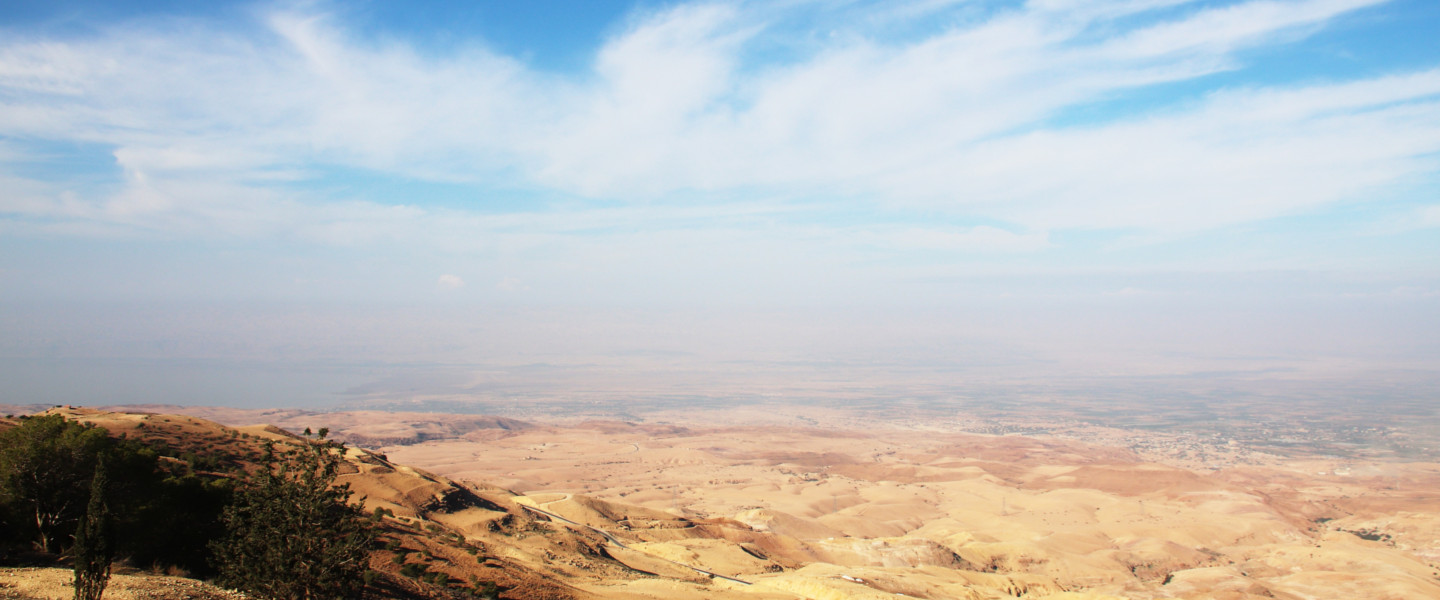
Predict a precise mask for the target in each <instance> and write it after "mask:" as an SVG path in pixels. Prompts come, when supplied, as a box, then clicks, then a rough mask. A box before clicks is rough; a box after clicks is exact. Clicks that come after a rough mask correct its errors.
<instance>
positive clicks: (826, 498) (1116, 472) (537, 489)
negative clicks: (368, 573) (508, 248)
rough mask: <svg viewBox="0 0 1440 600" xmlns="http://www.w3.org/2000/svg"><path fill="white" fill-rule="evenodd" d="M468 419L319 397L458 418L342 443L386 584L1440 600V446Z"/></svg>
mask: <svg viewBox="0 0 1440 600" xmlns="http://www.w3.org/2000/svg"><path fill="white" fill-rule="evenodd" d="M56 412H60V413H61V414H66V415H67V416H70V417H71V418H78V419H83V420H88V421H91V422H95V423H97V424H100V425H102V426H105V427H107V428H110V429H112V431H116V432H123V433H126V434H128V435H137V436H144V437H147V438H151V439H156V440H161V441H165V442H166V443H167V444H172V445H175V446H177V447H181V448H185V447H191V448H199V449H204V450H206V451H207V452H221V453H225V454H227V455H229V456H235V457H239V458H237V459H236V460H241V461H243V460H244V458H243V457H244V456H246V453H247V452H251V451H253V450H254V448H255V446H256V445H257V444H258V443H259V442H260V441H261V440H275V441H279V442H281V443H299V442H298V438H296V437H295V436H293V435H292V434H289V433H287V432H284V431H282V430H280V429H277V428H274V427H270V426H266V425H244V423H247V422H249V421H245V420H238V421H232V423H231V425H237V426H238V425H244V426H239V427H235V428H233V429H232V428H230V427H225V426H221V425H218V424H216V423H212V422H209V421H206V420H203V419H198V418H195V417H180V416H174V415H164V414H128V413H117V412H106V413H100V412H96V411H88V410H84V409H73V410H72V409H57V411H56ZM240 416H242V417H247V418H248V417H249V416H253V415H240ZM330 416H331V417H334V416H335V415H330ZM320 417H323V415H322V416H320ZM320 417H317V416H316V415H313V414H307V415H300V416H299V417H296V416H295V415H290V416H289V417H287V418H304V419H316V418H320ZM346 419H348V420H346ZM367 419H372V420H373V422H367ZM470 419H471V420H469V421H463V422H462V420H461V419H460V418H455V417H453V416H447V415H433V414H431V415H423V414H414V415H400V416H397V417H394V418H391V417H390V416H389V415H387V414H385V413H374V414H370V415H368V416H367V415H359V416H356V414H355V413H349V414H348V416H344V417H343V418H342V419H332V420H331V423H335V422H339V423H341V424H340V425H338V426H336V429H337V430H338V433H340V434H342V435H344V434H345V433H346V432H347V431H356V430H360V431H364V430H376V428H385V427H393V426H394V425H395V424H396V423H400V424H402V425H403V426H404V427H407V428H410V429H412V430H416V431H428V432H433V433H434V434H435V435H440V436H443V435H451V437H440V438H439V439H428V440H417V439H415V438H413V437H406V436H400V437H397V438H396V439H398V440H401V441H403V443H401V444H397V445H392V446H386V447H383V448H381V449H379V451H378V452H372V451H364V450H360V449H357V448H351V449H350V450H349V451H348V453H347V458H348V465H349V466H348V467H347V468H346V469H345V472H344V475H342V477H341V481H342V482H344V483H347V484H349V485H351V486H352V488H353V489H354V490H355V491H356V492H357V496H358V497H363V498H364V502H365V505H366V506H367V508H369V509H372V510H374V509H378V508H385V509H389V510H390V511H392V512H393V515H391V516H388V517H386V518H384V519H383V521H382V525H383V527H384V534H383V536H382V538H383V540H384V543H385V544H387V549H385V550H380V551H377V552H376V553H375V554H374V555H373V556H372V560H371V568H372V569H376V570H377V571H383V572H385V573H386V574H387V577H388V579H386V582H387V585H390V586H391V588H389V589H391V590H392V591H393V594H392V595H406V597H416V598H419V597H427V598H430V597H445V594H447V593H450V592H453V591H454V590H455V589H457V588H455V585H456V584H454V583H451V584H449V586H450V587H449V589H448V591H447V590H445V589H437V586H433V585H430V584H428V583H423V582H419V581H416V580H414V579H413V578H406V577H401V576H399V575H396V573H397V572H398V570H399V568H400V565H402V564H406V565H410V564H415V565H423V566H424V568H425V569H426V570H427V572H430V573H446V574H448V575H449V576H450V577H451V581H452V582H454V581H461V582H464V581H472V580H477V579H478V580H483V581H489V582H494V583H495V584H497V585H499V586H500V589H501V590H502V592H503V593H502V597H505V598H555V599H557V600H558V599H570V598H624V599H641V598H715V599H720V598H736V599H739V598H766V599H768V598H777V599H779V598H811V599H817V600H818V599H829V598H893V597H896V596H897V595H901V594H903V595H904V596H907V597H921V598H934V599H940V598H962V599H998V598H1013V597H1023V598H1036V599H1040V598H1049V599H1055V600H1059V599H1101V598H1134V599H1141V598H1144V599H1150V598H1189V599H1196V600H1198V599H1202V598H1204V599H1210V598H1219V599H1234V600H1245V599H1260V598H1280V599H1288V600H1301V599H1304V600H1322V599H1336V600H1339V599H1350V598H1376V599H1397V600H1398V599H1410V598H1440V568H1437V561H1440V514H1437V512H1436V510H1435V508H1434V507H1435V506H1440V465H1437V464H1433V463H1398V462H1387V463H1378V462H1363V461H1357V460H1355V459H1353V458H1351V459H1340V458H1325V457H1316V456H1312V455H1301V456H1298V457H1289V458H1285V457H1279V456H1275V455H1266V456H1264V457H1262V459H1261V460H1253V461H1242V460H1237V461H1235V462H1233V463H1232V464H1229V465H1228V466H1225V467H1224V468H1208V467H1207V468H1191V465H1190V463H1189V462H1187V461H1186V460H1178V461H1174V462H1171V463H1170V464H1165V463H1162V462H1154V461H1153V457H1152V456H1149V455H1146V454H1144V453H1140V452H1136V451H1135V450H1134V448H1133V447H1131V446H1127V447H1116V446H1111V445H1105V444H1094V443H1085V442H1081V441H1075V440H1069V439H1060V438H1058V437H1043V438H1035V437H1023V436H1018V435H1006V436H994V435H976V434H970V433H957V432H955V431H952V430H946V429H945V428H943V427H911V426H896V425H895V424H893V423H892V424H885V423H872V424H871V425H870V426H869V427H865V428H859V427H844V426H841V425H843V424H837V423H833V422H832V423H821V424H823V425H826V427H824V428H821V427H817V426H806V427H795V426H780V425H774V424H769V425H767V424H763V421H762V423H761V424H750V425H746V426H725V427H716V426H709V425H705V424H703V423H699V424H695V423H694V422H692V424H687V425H684V426H682V425H677V424H674V423H671V424H655V423H648V424H634V423H624V422H614V421H593V422H583V423H572V424H568V425H556V424H550V425H542V424H534V423H519V422H515V423H506V422H503V421H494V420H487V419H486V418H484V417H470ZM321 420H322V423H316V424H315V425H314V426H329V425H328V424H323V419H321ZM817 422H818V421H817ZM502 423H503V425H504V426H500V424H502ZM307 426H311V425H307ZM446 427H452V428H453V430H451V433H450V434H446V433H444V432H445V431H446V430H445V428H446ZM427 435H430V434H427ZM1135 435H1143V433H1137V434H1135ZM1142 441H1143V440H1142ZM1144 447H1150V448H1153V447H1159V445H1157V444H1151V445H1149V446H1144ZM1182 458H1183V457H1182ZM1207 465H1209V463H1207ZM1211 466H1213V465H1211ZM432 473H433V474H432ZM427 586H429V587H427Z"/></svg>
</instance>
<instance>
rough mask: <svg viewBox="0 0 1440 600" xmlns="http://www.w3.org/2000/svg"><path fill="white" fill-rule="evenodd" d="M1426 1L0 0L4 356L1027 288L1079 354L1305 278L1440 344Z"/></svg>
mask: <svg viewBox="0 0 1440 600" xmlns="http://www.w3.org/2000/svg"><path fill="white" fill-rule="evenodd" d="M1435 31H1440V4H1437V3H1435V2H1431V1H1429V0H1393V1H1384V0H1266V1H1259V0H1256V1H1243V0H1242V1H1216V2H1206V1H1187V0H1116V1H1113V2H1095V1H1079V0H1035V1H1031V2H1019V1H1010V2H987V1H983V0H971V1H963V0H961V1H945V0H918V1H915V2H861V1H850V2H840V1H836V2H824V1H818V0H816V1H804V0H793V1H788V2H715V3H691V2H675V3H629V2H531V3H515V2H428V3H394V2H368V3H366V2H356V3H330V2H275V3H264V2H262V3H224V2H215V3H191V2H132V3H125V2H88V1H82V2H8V3H4V4H3V5H0V303H3V305H4V306H6V307H9V308H8V309H7V312H8V313H9V315H10V317H9V318H8V319H6V320H4V321H3V322H0V327H4V328H5V329H0V333H7V332H8V333H7V335H5V337H7V338H8V341H5V342H0V354H3V355H6V356H11V357H16V358H26V359H32V358H37V357H40V358H44V357H54V356H61V355H64V356H88V357H113V356H117V355H121V356H123V355H126V354H127V352H128V351H127V350H126V348H128V347H130V346H127V344H132V345H134V346H135V347H150V346H147V344H150V343H151V342H153V341H155V340H159V339H162V338H163V339H168V338H167V336H171V337H177V338H185V337H187V336H192V337H194V336H198V337H201V338H205V339H211V340H214V339H228V338H233V337H243V336H244V335H246V333H245V331H246V329H245V326H244V324H243V323H244V321H245V319H244V318H241V317H235V318H234V319H233V320H234V321H235V323H236V324H235V329H233V330H232V329H224V330H221V331H209V332H208V333H202V330H204V327H198V326H196V325H195V324H194V323H190V324H189V325H184V326H181V325H174V327H167V328H162V329H164V331H165V332H166V333H154V332H141V333H136V332H133V331H132V332H131V333H128V334H125V335H119V334H116V333H115V331H118V330H119V329H124V327H123V326H122V325H123V323H121V325H114V324H112V325H114V326H111V325H106V321H105V319H103V318H98V320H93V321H87V322H90V323H92V325H93V327H94V330H93V331H92V332H91V335H71V334H65V335H62V334H61V333H60V332H59V330H58V329H57V327H60V326H59V325H55V323H57V322H63V321H64V318H63V317H64V316H65V315H66V314H67V313H66V312H65V311H68V310H76V309H73V308H66V307H73V306H79V305H83V306H85V307H87V308H86V309H85V310H87V311H88V310H99V311H100V313H101V314H103V313H105V311H104V310H103V309H97V308H95V307H112V308H113V311H112V312H113V314H115V315H117V316H115V317H113V318H114V319H115V320H116V321H117V322H123V321H124V320H125V319H127V318H129V317H125V316H123V315H124V314H128V313H125V311H126V310H138V309H135V307H145V306H165V305H174V306H181V305H184V306H216V307H218V306H224V307H229V308H226V309H225V310H239V311H241V312H240V313H237V314H250V313H249V312H246V311H252V310H259V309H250V308H245V307H247V306H250V307H253V306H260V305H266V306H277V305H283V306H290V307H305V308H295V309H293V310H295V311H296V312H294V313H293V314H296V315H299V314H311V313H309V312H307V311H310V310H312V309H313V308H315V307H322V308H323V307H335V308H336V311H337V314H338V313H342V312H343V313H344V314H347V315H350V317H348V318H351V319H354V320H355V323H357V325H356V326H357V327H363V326H364V325H363V324H364V323H366V322H368V321H367V320H368V319H378V318H380V317H378V316H375V315H378V314H380V311H379V309H375V310H374V311H372V312H367V310H359V309H355V310H352V309H353V307H355V306H375V307H379V306H385V307H394V306H404V307H411V308H413V309H414V310H417V311H426V310H433V309H437V307H438V308H443V309H444V310H461V311H466V310H469V311H472V313H483V312H486V311H489V310H492V309H495V308H496V307H505V309H506V310H520V309H527V308H529V309H534V310H542V309H543V310H546V311H554V312H553V314H591V315H594V314H598V313H597V312H596V311H602V312H603V311H626V310H679V311H690V313H688V314H692V315H703V314H710V311H741V312H744V311H752V312H746V313H745V314H755V313H754V312H753V311H761V312H764V311H798V312H801V313H805V312H807V311H808V312H811V313H813V311H817V310H818V311H822V312H823V311H827V310H840V311H846V310H855V311H862V312H865V314H869V315H892V316H893V315H900V314H905V313H907V312H913V311H917V310H925V311H935V310H939V311H941V313H940V314H943V315H949V316H947V317H943V318H946V319H952V320H953V321H954V322H953V323H951V325H953V326H954V336H955V339H957V340H961V339H970V338H968V337H966V336H967V335H970V334H968V333H965V332H972V333H973V332H974V331H978V330H979V329H986V331H989V329H988V325H985V324H984V323H981V321H984V319H983V318H981V317H975V316H974V315H981V314H990V313H985V312H984V311H985V310H1000V311H1010V310H1012V309H1014V307H1017V306H1018V307H1028V308H1025V309H1024V310H1022V311H1021V312H1020V313H1019V314H1021V315H1024V318H1020V321H1019V322H1020V323H1023V324H1024V325H1023V326H1018V327H1016V328H1014V330H1013V331H1012V332H1011V333H1010V334H1009V339H1006V338H1007V336H1006V335H1002V334H999V333H993V332H992V333H989V334H986V335H988V336H989V337H985V339H987V340H990V341H991V342H994V340H996V339H1003V340H1004V342H1005V343H1014V344H1019V345H1021V346H1026V345H1033V346H1034V347H1036V348H1040V347H1045V348H1053V347H1056V346H1055V345H1056V344H1059V345H1061V346H1066V347H1070V346H1067V344H1069V345H1074V344H1082V345H1083V343H1086V342H1089V341H1092V338H1093V337H1094V336H1104V335H1107V334H1105V333H1103V332H1090V333H1077V332H1075V331H1076V330H1069V331H1071V333H1068V334H1065V335H1068V336H1070V337H1067V338H1065V340H1069V341H1066V342H1065V343H1064V344H1061V343H1060V342H1059V341H1057V340H1058V339H1059V338H1055V337H1054V336H1053V335H1052V334H1050V333H1047V332H1051V331H1057V330H1066V328H1064V327H1052V326H1051V325H1054V324H1056V323H1058V322H1060V321H1063V320H1064V319H1065V317H1064V315H1100V314H1121V315H1123V314H1127V313H1129V312H1132V311H1134V310H1136V309H1135V307H1136V306H1137V304H1136V303H1140V304H1143V306H1144V307H1145V308H1144V310H1145V311H1151V312H1153V313H1154V314H1156V315H1161V316H1160V317H1156V320H1154V321H1147V323H1151V324H1152V325H1154V326H1156V327H1158V328H1159V329H1161V330H1163V331H1166V332H1171V333H1172V334H1173V335H1172V339H1173V341H1172V342H1171V344H1172V345H1173V346H1175V347H1177V348H1178V347H1184V346H1186V345H1187V344H1189V343H1191V342H1196V343H1198V341H1197V340H1200V339H1202V338H1203V339H1205V340H1209V341H1208V342H1206V343H1208V344H1210V345H1209V346H1207V347H1208V348H1210V349H1209V350H1207V352H1209V353H1210V354H1208V355H1207V356H1221V355H1227V356H1228V355H1232V354H1233V355H1236V356H1240V355H1245V356H1248V354H1246V352H1249V351H1248V350H1244V351H1242V350H1238V349H1237V348H1249V347H1250V346H1247V345H1246V344H1250V343H1252V342H1254V343H1259V342H1258V341H1257V340H1260V339H1261V338H1265V339H1274V338H1279V339H1281V340H1282V341H1283V340H1286V339H1290V338H1288V337H1287V336H1289V335H1290V333H1285V332H1282V331H1279V330H1275V331H1269V330H1265V329H1264V327H1263V326H1261V327H1259V328H1258V329H1253V330H1248V331H1232V332H1231V333H1230V334H1229V337H1225V338H1223V339H1218V340H1217V339H1212V336H1210V335H1209V334H1208V333H1206V331H1209V330H1210V329H1212V328H1211V327H1210V326H1207V325H1203V324H1197V323H1211V324H1213V323H1220V322H1225V321H1226V320H1227V319H1229V318H1230V317H1233V316H1235V315H1240V314H1243V315H1252V314H1270V315H1276V316H1281V315H1287V314H1293V313H1295V311H1296V309H1295V308H1294V307H1296V306H1300V305H1303V306H1309V307H1318V308H1313V310H1312V309H1306V310H1307V311H1309V312H1305V311H1301V312H1304V314H1307V315H1311V316H1310V317H1308V318H1311V319H1312V321H1310V322H1309V323H1310V325H1295V326H1294V327H1293V328H1292V329H1293V330H1307V329H1316V328H1318V329H1321V330H1329V329H1327V328H1334V331H1342V330H1343V331H1346V332H1355V331H1370V332H1372V333H1373V334H1374V335H1375V336H1378V337H1377V339H1381V340H1383V339H1393V340H1396V344H1398V347H1403V348H1405V349H1406V350H1405V352H1402V353H1401V354H1400V356H1402V357H1403V358H1405V360H1407V361H1410V362H1407V363H1406V364H1408V365H1411V366H1413V367H1414V368H1418V369H1421V370H1425V369H1431V368H1433V367H1434V366H1435V360H1436V358H1437V356H1436V354H1435V352H1436V349H1435V348H1434V345H1433V344H1432V343H1430V342H1427V341H1426V340H1429V339H1434V338H1435V337H1440V317H1436V316H1435V315H1436V314H1440V258H1437V257H1440V43H1436V42H1435V41H1434V33H1433V32H1435ZM127 307H128V308H127ZM236 307H238V308H236ZM341 307H344V310H340V308H341ZM1432 309H1433V310H1432ZM1014 310H1019V309H1014ZM947 311H948V312H947ZM1027 311H1028V312H1027ZM1197 313H1205V314H1207V315H1211V316H1208V317H1205V318H1203V319H1199V320H1196V319H1195V318H1194V315H1196V314H1197ZM87 314H89V313H87ZM526 314H533V313H526ZM725 314H738V313H731V312H726V313H725ZM931 314H934V313H931ZM997 314H998V313H997ZM1006 314H1009V313H1008V312H1007V313H1006ZM19 315H29V316H19ZM367 315H368V316H367ZM966 315H970V316H966ZM1398 315H1404V317H1403V318H1401V317H1400V316H1398ZM1427 315H1428V316H1427ZM293 318H294V319H296V322H295V323H293V327H289V328H283V329H285V330H286V331H290V332H292V333H291V335H294V336H300V337H303V336H304V335H306V334H305V332H306V331H308V330H307V327H308V325H307V324H306V322H305V321H304V319H305V317H300V316H294V317H293ZM596 318H597V319H600V320H601V321H604V322H606V323H609V322H610V321H606V320H605V319H608V318H609V317H606V318H600V317H596ZM695 318H696V319H697V322H699V321H704V322H707V323H713V320H711V319H705V318H701V317H695ZM737 318H740V317H737ZM876 318H877V319H880V320H881V321H884V319H886V318H889V317H881V316H877V317H876ZM895 318H900V317H895ZM1017 318H1018V317H1017ZM1082 318H1088V317H1082ZM1096 318H1097V319H1099V317H1096ZM1107 318H1108V317H1107ZM1117 318H1120V317H1117ZM1247 318H1248V317H1247ZM1206 319H1209V320H1206ZM542 320H543V319H542ZM1101 320H1103V319H1101ZM1121 320H1122V321H1123V318H1121ZM972 321H973V322H972ZM845 322H847V321H845V319H841V321H839V322H837V323H835V324H833V325H834V326H836V327H844V323H845ZM1258 322H1259V323H1262V324H1263V323H1266V322H1269V321H1267V319H1263V318H1262V319H1259V320H1258ZM46 323H49V324H48V325H47V324H46ZM537 323H538V321H537ZM967 323H969V325H973V327H971V326H969V325H967ZM1132 325H1133V323H1132ZM535 326H536V327H537V328H538V329H537V330H536V331H541V330H544V327H543V325H541V324H536V325H535ZM117 327H118V328H119V329H117ZM609 327H610V326H609V325H604V326H602V325H595V329H596V330H605V331H610V329H609ZM1136 327H1138V326H1136ZM1287 327H1288V326H1287ZM722 329H723V327H722ZM901 329H904V327H901ZM1131 329H1134V328H1133V327H1119V326H1117V327H1115V328H1114V329H1113V331H1114V332H1115V333H1114V335H1116V336H1122V337H1123V335H1128V334H1124V333H1123V332H1125V331H1131ZM1292 329H1287V330H1285V331H1287V332H1291V333H1293V331H1292ZM126 331H130V330H128V329H127V330H126ZM72 333H73V332H72ZM532 333H533V334H534V335H537V336H538V335H541V334H540V333H535V332H532ZM1131 333H1132V334H1133V333H1134V332H1133V331H1132V332H1131ZM116 335H119V337H115V338H114V339H112V340H110V341H107V342H100V341H97V340H101V339H102V338H103V339H109V338H107V336H112V337H113V336H116ZM386 335H393V334H386ZM706 335H707V334H706V333H705V332H703V331H699V328H698V326H697V333H696V337H695V339H696V340H697V341H695V342H694V343H695V344H697V345H703V344H704V343H705V342H704V341H703V340H706V339H708V338H707V337H706ZM717 335H718V334H717ZM797 335H800V334H797ZM897 335H898V334H897ZM977 335H978V334H977ZM1054 335H1060V334H1054ZM1136 335H1139V334H1136ZM1346 335H1349V334H1346ZM126 336H128V337H126ZM1387 336H1388V337H1387ZM282 337H283V336H282ZM900 337H901V338H903V336H900ZM982 337H984V336H982ZM1301 337H1303V336H1301ZM1252 338H1253V339H1252ZM1331 338H1333V343H1329V345H1328V346H1325V348H1328V349H1326V350H1323V352H1330V353H1332V354H1335V353H1339V354H1336V355H1341V354H1344V353H1345V352H1352V351H1355V350H1353V348H1355V347H1360V346H1364V347H1367V348H1369V347H1371V346H1370V345H1367V344H1369V342H1366V343H1365V344H1361V343H1354V344H1350V343H1347V339H1348V338H1346V337H1345V335H1340V334H1338V333H1337V334H1336V335H1335V336H1331ZM1331 338H1327V339H1331ZM1125 339H1130V338H1125ZM1307 339H1308V338H1307ZM61 340H65V341H61ZM117 340H118V341H117ZM126 340H129V341H128V342H127V341H126ZM292 342H293V340H292ZM265 343H266V344H270V345H268V346H266V345H264V344H261V346H259V347H264V348H271V349H272V350H273V349H274V348H278V347H285V345H286V344H290V343H291V342H287V341H285V340H284V339H281V338H276V339H274V340H271V341H269V342H265ZM397 343H398V342H397ZM487 343H488V342H482V341H480V340H470V341H468V342H467V341H455V342H453V343H452V344H451V346H453V347H454V348H455V350H454V352H453V353H452V354H450V355H447V357H448V358H446V359H445V360H449V361H452V362H465V361H467V360H470V359H471V358H473V356H472V355H471V354H467V352H480V351H479V350H477V348H480V347H481V346H485V345H486V344H487ZM769 343H770V342H769V341H767V340H766V339H763V336H762V338H756V339H755V340H754V341H753V342H752V344H751V345H749V346H745V345H742V346H741V347H742V348H750V349H752V350H753V349H757V348H765V347H767V344H769ZM977 343H978V342H977ZM987 343H988V342H987ZM1109 343H1113V344H1115V345H1116V346H1117V347H1119V346H1124V345H1125V342H1123V341H1120V338H1117V339H1116V340H1110V341H1109ZM1265 343H1269V342H1265ZM150 345H151V346H153V344H150ZM642 345H643V344H642ZM161 346H164V345H163V344H161ZM402 346H403V344H402ZM1281 346H1283V348H1285V349H1286V350H1285V352H1289V353H1290V355H1293V356H1294V357H1296V360H1301V359H1304V360H1311V361H1312V362H1313V361H1319V360H1320V354H1317V353H1323V352H1322V350H1320V349H1317V348H1318V347H1317V346H1316V345H1315V343H1313V340H1310V341H1305V340H1302V339H1300V338H1295V339H1294V343H1292V344H1288V345H1287V344H1281ZM186 347H187V348H189V349H188V350H186V352H189V353H192V354H194V353H198V354H204V355H207V356H215V357H222V358H223V357H227V356H230V354H227V352H230V351H229V350H225V349H224V348H222V347H220V346H218V345H212V346H205V345H203V344H201V345H199V346H194V347H191V346H186ZM405 347H409V346H405ZM547 347H548V348H552V349H554V352H558V353H563V352H562V349H563V348H564V347H565V343H564V341H563V339H561V338H555V339H553V340H552V341H551V343H550V345H549V346H547ZM598 348H599V349H596V350H595V352H602V351H603V347H598ZM1346 348H1351V350H1346ZM467 349H468V350H467ZM854 351H855V352H857V353H859V354H864V353H865V352H878V350H874V349H873V348H871V349H869V350H867V349H866V347H865V346H864V344H862V343H858V342H857V345H856V348H855V349H854ZM486 352H489V351H488V350H487V351H486ZM517 352H518V351H517ZM537 352H538V351H537ZM736 352H737V353H743V352H742V351H741V350H736ZM795 352H801V351H800V350H796V351H795ZM1037 352H1038V351H1037ZM1054 352H1060V351H1058V350H1055V351H1054ZM1267 352H1268V353H1269V354H1266V356H1272V355H1275V354H1276V353H1277V352H1279V351H1278V350H1275V349H1273V348H1272V349H1271V350H1267ZM1285 352H1279V353H1280V354H1284V353H1285ZM1356 352H1358V351H1356ZM262 354H263V352H262ZM1042 354H1043V353H1042ZM1382 354H1383V353H1382ZM352 355H353V356H352ZM485 355H486V356H491V354H485ZM306 356H307V357H309V358H313V359H317V360H318V359H321V358H335V357H346V358H357V359H363V358H367V357H365V356H361V355H360V354H357V353H355V352H352V351H350V350H345V349H344V348H341V347H339V346H336V347H333V348H332V347H325V348H317V349H315V350H314V351H313V352H311V353H310V354H307V355H306ZM1047 356H1049V355H1047ZM1326 356H1329V355H1328V354H1327V355H1326ZM1347 356H1348V355H1347ZM1366 356H1367V357H1369V358H1368V359H1367V360H1372V361H1378V362H1384V361H1390V360H1392V359H1393V358H1394V356H1392V355H1391V354H1385V356H1386V357H1389V358H1385V359H1384V360H1381V359H1380V358H1377V357H1378V356H1380V355H1379V354H1373V353H1372V354H1367V355H1366ZM394 360H400V359H398V358H396V359H394ZM577 360H578V359H577ZM1315 364H1319V363H1315ZM1387 364H1388V363H1387ZM1167 368H1168V367H1167ZM1175 368H1180V367H1175Z"/></svg>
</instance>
